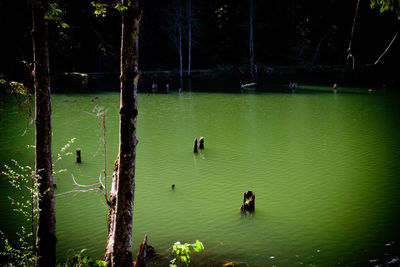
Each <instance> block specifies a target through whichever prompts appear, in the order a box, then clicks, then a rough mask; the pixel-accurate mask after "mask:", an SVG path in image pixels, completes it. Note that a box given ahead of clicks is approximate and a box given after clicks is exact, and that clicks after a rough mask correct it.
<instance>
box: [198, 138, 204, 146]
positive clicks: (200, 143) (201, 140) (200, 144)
mask: <svg viewBox="0 0 400 267" xmlns="http://www.w3.org/2000/svg"><path fill="white" fill-rule="evenodd" d="M199 148H200V149H204V137H203V136H202V137H200V140H199Z"/></svg>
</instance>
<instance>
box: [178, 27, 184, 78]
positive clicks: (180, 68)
mask: <svg viewBox="0 0 400 267" xmlns="http://www.w3.org/2000/svg"><path fill="white" fill-rule="evenodd" d="M179 76H180V77H181V78H182V76H183V64H182V25H181V24H179Z"/></svg>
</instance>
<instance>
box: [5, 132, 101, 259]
mask: <svg viewBox="0 0 400 267" xmlns="http://www.w3.org/2000/svg"><path fill="white" fill-rule="evenodd" d="M74 141H75V138H72V139H71V140H69V141H68V142H67V144H66V145H64V146H63V147H62V148H61V151H60V153H58V154H57V160H56V161H55V162H54V164H55V163H57V162H58V161H59V160H61V159H62V158H63V157H64V156H68V155H71V154H72V153H71V152H69V151H68V148H69V147H70V145H71V144H72V143H74ZM28 147H30V148H32V147H33V148H34V146H28ZM11 162H12V163H13V165H12V166H11V167H10V166H9V165H4V168H5V170H4V171H2V174H3V175H4V176H6V177H7V178H8V181H9V183H10V184H11V186H12V187H13V188H14V189H16V190H17V192H18V193H19V196H18V198H12V197H8V198H9V199H10V200H11V204H12V205H13V206H14V209H13V210H14V211H15V212H17V213H20V214H21V215H22V216H23V217H25V218H26V223H27V224H30V225H31V229H30V231H26V230H25V228H24V227H23V226H22V227H21V232H19V233H17V235H18V236H19V239H18V244H16V245H15V246H12V245H11V244H10V242H9V241H8V239H7V238H6V237H5V235H4V233H3V232H1V231H0V256H2V257H5V258H6V260H7V261H8V263H10V264H15V265H18V266H30V265H33V264H34V262H35V249H34V243H35V236H34V234H35V233H34V225H35V222H36V219H37V214H38V212H39V207H38V203H39V199H40V194H39V191H38V190H37V188H38V186H39V182H40V180H39V176H38V175H37V173H36V171H35V170H34V168H32V167H30V166H21V165H20V164H19V163H18V162H17V161H16V160H13V159H11ZM54 164H53V175H56V174H59V173H61V172H64V171H66V170H58V171H54V169H55V168H54ZM29 239H30V240H29ZM28 240H29V241H28ZM86 261H87V260H86ZM84 266H104V265H84Z"/></svg>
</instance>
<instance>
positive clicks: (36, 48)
mask: <svg viewBox="0 0 400 267" xmlns="http://www.w3.org/2000/svg"><path fill="white" fill-rule="evenodd" d="M45 7H47V2H46V1H39V0H35V1H32V22H33V30H32V35H33V61H34V69H33V79H34V88H35V102H36V111H35V124H36V133H35V146H36V151H35V168H36V169H35V170H36V173H37V174H38V175H39V183H40V185H39V187H38V191H39V213H38V219H37V234H36V237H37V238H36V256H37V259H36V266H55V264H56V242H57V239H56V211H55V200H54V188H53V169H52V159H51V103H50V77H49V49H48V26H47V21H46V20H45V19H44V15H45V10H44V8H45Z"/></svg>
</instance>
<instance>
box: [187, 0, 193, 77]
mask: <svg viewBox="0 0 400 267" xmlns="http://www.w3.org/2000/svg"><path fill="white" fill-rule="evenodd" d="M187 16H188V18H187V19H188V32H189V37H188V50H189V51H188V76H190V69H191V64H192V9H191V6H190V0H187Z"/></svg>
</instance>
